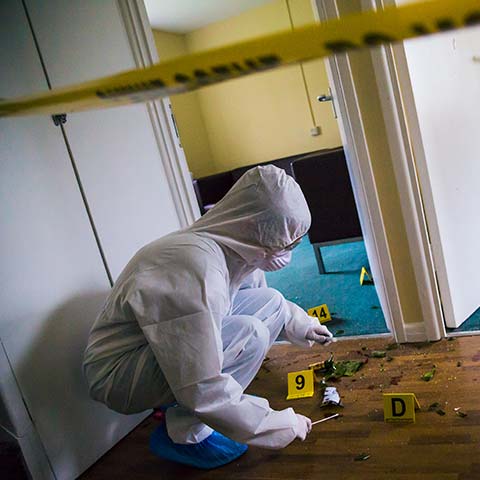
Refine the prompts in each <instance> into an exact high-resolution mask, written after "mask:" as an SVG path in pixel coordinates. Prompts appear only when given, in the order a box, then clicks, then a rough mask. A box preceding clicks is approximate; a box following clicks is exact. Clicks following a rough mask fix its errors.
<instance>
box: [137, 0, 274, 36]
mask: <svg viewBox="0 0 480 480" xmlns="http://www.w3.org/2000/svg"><path fill="white" fill-rule="evenodd" d="M271 1H272V0H200V1H199V0H144V2H145V7H146V8H147V14H148V18H149V20H150V24H151V25H152V28H155V29H157V30H163V31H166V32H173V33H187V32H191V31H192V30H196V29H197V28H201V27H204V26H206V25H208V24H210V23H213V22H218V21H220V20H224V19H226V18H228V17H233V16H235V15H238V14H240V13H242V12H244V11H246V10H249V9H251V8H254V7H258V6H260V5H264V4H265V3H269V2H271Z"/></svg>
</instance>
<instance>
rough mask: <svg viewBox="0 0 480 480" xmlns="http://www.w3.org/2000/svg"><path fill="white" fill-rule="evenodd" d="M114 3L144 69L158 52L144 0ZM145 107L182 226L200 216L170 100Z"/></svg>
mask: <svg viewBox="0 0 480 480" xmlns="http://www.w3.org/2000/svg"><path fill="white" fill-rule="evenodd" d="M116 3H117V6H118V9H119V11H120V15H121V17H122V19H123V21H124V24H125V30H126V34H127V37H128V41H129V43H130V46H131V48H132V53H133V57H134V59H135V64H136V67H137V68H145V67H148V66H150V65H153V64H154V63H158V62H159V58H158V52H157V48H156V46H155V40H154V38H153V33H152V28H151V26H150V22H149V20H148V16H147V11H146V8H145V4H144V2H143V0H116ZM146 108H147V110H148V114H149V116H150V120H151V122H152V128H153V131H154V134H155V138H156V140H157V144H158V149H159V152H160V156H159V160H160V161H161V163H162V165H163V167H164V169H165V172H166V175H167V183H168V185H169V187H170V191H171V193H172V197H173V201H174V204H175V208H176V211H177V215H178V218H179V219H180V225H181V227H182V228H185V227H187V226H188V225H190V224H191V223H193V222H194V221H195V220H196V219H197V218H199V217H200V209H199V206H198V202H197V200H196V197H195V192H194V189H193V183H192V176H191V174H190V172H189V169H188V165H187V160H186V158H185V153H184V151H183V148H182V146H181V144H180V138H179V137H178V133H177V130H176V128H175V125H174V119H173V117H172V114H171V104H170V100H169V98H163V99H159V100H155V101H150V102H147V103H146Z"/></svg>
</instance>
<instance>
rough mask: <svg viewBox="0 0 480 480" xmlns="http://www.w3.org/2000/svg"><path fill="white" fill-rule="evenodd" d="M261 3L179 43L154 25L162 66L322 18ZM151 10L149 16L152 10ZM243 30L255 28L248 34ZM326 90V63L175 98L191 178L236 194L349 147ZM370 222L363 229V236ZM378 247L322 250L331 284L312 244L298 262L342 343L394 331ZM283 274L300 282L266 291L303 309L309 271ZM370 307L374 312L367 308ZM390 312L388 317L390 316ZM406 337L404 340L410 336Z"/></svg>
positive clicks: (306, 2)
mask: <svg viewBox="0 0 480 480" xmlns="http://www.w3.org/2000/svg"><path fill="white" fill-rule="evenodd" d="M237 3H240V2H237ZM259 3H262V5H260V6H257V8H255V11H254V12H252V10H250V11H248V10H246V11H245V12H241V13H240V14H238V15H237V16H236V17H235V18H234V19H230V20H227V21H223V22H217V23H216V24H214V25H213V26H210V27H203V28H199V29H196V30H193V31H190V32H183V33H182V32H180V33H177V34H175V33H174V34H173V35H172V32H165V31H162V30H160V29H159V28H158V27H157V28H155V25H153V27H154V35H155V37H156V40H157V48H158V50H159V51H160V57H161V58H163V59H166V58H165V55H162V51H163V53H165V52H166V50H168V49H170V51H171V52H172V56H174V55H181V54H185V53H187V52H191V51H196V50H202V49H206V48H210V47H214V46H216V45H219V44H222V43H229V42H232V41H238V40H242V39H243V38H248V37H252V36H255V35H260V34H265V33H269V31H275V30H280V29H282V28H283V29H285V28H295V27H297V26H300V25H302V24H304V23H309V22H312V21H313V19H314V18H313V15H314V13H313V10H312V4H311V2H310V0H289V1H286V0H277V1H273V2H272V1H269V2H259ZM146 5H147V10H148V7H149V5H148V2H146ZM242 22H243V23H244V25H248V28H245V27H243V28H242V27H241V24H242ZM152 23H153V22H152ZM266 26H267V30H265V27H266ZM226 32H227V33H230V36H228V35H226ZM174 50H175V51H174ZM328 89H329V79H328V76H327V72H326V69H325V66H324V62H323V60H317V61H314V62H309V63H308V64H305V65H301V66H299V65H295V66H292V67H287V68H285V69H282V70H278V71H274V72H264V73H260V74H257V75H255V76H253V77H246V78H244V79H239V80H234V81H230V82H227V83H225V84H220V85H216V86H212V87H208V88H206V89H203V90H201V91H198V92H191V93H188V94H184V95H180V96H175V97H172V99H171V103H172V107H173V113H174V114H175V117H176V123H177V127H178V131H179V136H180V138H181V144H182V146H183V148H184V149H185V154H186V158H187V162H188V164H189V168H190V171H191V172H192V177H193V178H194V179H195V180H199V181H202V182H204V181H205V179H206V178H208V179H209V180H211V181H213V180H215V182H216V185H217V186H218V185H223V186H221V188H220V190H222V189H223V190H222V191H226V190H228V188H226V189H225V185H226V186H227V187H228V185H229V183H228V182H230V179H225V176H227V177H231V174H232V173H233V175H235V174H236V172H237V171H238V170H241V169H242V168H245V167H246V166H247V165H248V166H254V165H257V164H260V163H264V162H274V163H275V164H277V165H278V163H279V162H283V161H286V163H288V161H289V159H291V160H294V159H296V158H298V157H299V156H301V155H303V154H307V153H310V152H314V151H321V150H322V149H328V148H333V147H338V146H341V145H342V143H343V139H342V137H341V134H340V132H339V129H338V125H337V121H336V119H335V116H334V111H333V109H332V105H331V103H320V102H317V100H316V97H317V96H318V95H320V94H328ZM192 112H196V113H195V114H194V115H193V114H192ZM221 182H223V183H221ZM357 196H358V195H357ZM357 200H358V199H357ZM203 203H205V202H203ZM209 203H210V202H206V205H201V207H202V206H208V204H209ZM368 221H369V220H364V221H363V222H362V229H363V226H364V224H365V223H368ZM371 238H372V236H371V235H366V236H364V240H363V241H361V242H358V243H351V244H345V245H344V244H342V245H330V246H327V247H324V251H325V261H326V263H327V269H329V271H330V272H329V273H327V274H324V275H320V274H319V273H318V270H317V264H316V260H315V255H314V250H313V248H312V246H311V245H309V244H308V241H307V240H304V242H303V243H302V245H301V248H300V249H299V250H298V252H295V253H294V260H293V263H292V265H291V267H292V268H293V267H299V266H300V265H305V264H306V263H308V265H309V268H311V270H312V272H315V275H316V280H318V285H317V286H316V289H315V292H314V294H313V293H312V294H306V297H307V299H306V300H304V301H303V302H302V303H301V306H302V307H303V308H305V309H308V308H310V307H315V306H317V305H318V304H319V303H327V302H328V303H329V307H330V309H331V311H332V316H333V317H334V318H335V319H336V320H337V322H338V323H337V326H336V327H335V331H336V332H339V334H340V335H342V334H343V335H349V336H350V335H358V334H369V333H370V334H379V333H383V332H388V331H389V330H390V328H388V327H387V323H388V324H390V323H391V320H390V318H391V317H392V305H391V302H389V301H388V300H386V297H387V295H386V293H385V280H384V279H383V278H382V276H383V272H382V269H381V268H380V267H379V266H378V265H379V264H380V263H381V262H379V261H378V260H376V259H375V257H376V255H377V254H378V248H377V246H376V245H375V246H366V243H367V242H369V241H370V240H371ZM364 242H365V243H364ZM367 252H368V254H367ZM297 257H298V260H297ZM372 257H373V258H374V259H373V261H372ZM369 259H370V260H371V263H372V264H373V265H372V266H371V265H370V263H369ZM329 263H330V265H329ZM362 267H366V268H367V270H368V271H369V272H370V273H371V274H372V276H373V277H374V278H375V281H376V282H377V284H376V285H367V284H366V283H365V284H364V286H361V285H360V281H359V278H360V273H361V269H362ZM299 268H300V267H299ZM285 275H286V277H289V276H290V278H292V275H291V273H290V274H289V272H288V270H285V272H282V271H281V272H277V273H275V274H273V275H269V278H268V282H269V284H270V285H271V286H273V287H276V288H278V289H279V290H281V291H282V293H284V295H285V296H286V297H287V298H289V299H290V300H293V301H295V300H298V299H296V298H295V297H298V295H297V293H295V292H298V291H299V289H302V286H303V287H304V286H305V282H304V281H303V278H306V277H305V275H306V273H305V271H302V273H301V275H300V276H299V275H297V274H295V275H293V277H295V278H296V279H297V283H296V284H295V285H293V284H292V282H291V281H290V280H289V279H288V278H286V277H285ZM308 283H309V284H312V282H308ZM327 283H328V284H329V286H327ZM312 288H313V286H312ZM378 290H382V291H383V292H384V293H383V295H380V297H381V298H383V301H382V300H381V299H380V298H378V296H377V291H378ZM322 292H323V293H322ZM327 292H328V293H327ZM353 292H355V295H353ZM304 298H305V297H304ZM322 298H323V299H324V300H323V301H322ZM367 298H368V300H366V304H368V305H366V304H365V306H364V307H362V305H363V302H364V300H365V299H367ZM385 307H386V308H387V310H388V313H387V314H385V315H384V311H385ZM385 318H386V319H387V320H385ZM372 319H373V320H375V321H373V322H372ZM342 331H343V332H342ZM398 338H399V339H402V338H403V335H402V334H400V335H398Z"/></svg>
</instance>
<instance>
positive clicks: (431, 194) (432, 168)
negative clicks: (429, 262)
mask: <svg viewBox="0 0 480 480" xmlns="http://www.w3.org/2000/svg"><path fill="white" fill-rule="evenodd" d="M405 50H406V54H407V61H408V66H409V71H410V76H411V81H412V88H413V94H414V97H415V105H416V109H417V114H418V121H419V125H420V131H421V136H422V140H423V147H424V152H425V158H420V157H419V158H418V159H417V162H418V164H419V168H420V173H421V175H420V181H421V184H422V191H423V196H424V199H425V202H426V210H427V220H428V223H429V229H430V232H431V237H432V246H433V253H434V259H435V266H436V269H437V273H438V280H439V284H440V291H441V297H442V303H443V307H444V312H445V317H446V323H447V326H448V327H458V326H459V325H461V323H462V322H463V321H465V320H466V319H467V318H468V317H469V316H470V315H471V314H472V313H473V312H474V311H475V310H476V309H477V308H478V307H479V306H480V275H479V272H480V249H479V238H480V211H479V207H480V108H479V105H480V81H479V78H480V63H478V62H476V61H475V60H474V57H475V56H480V29H479V28H475V29H469V30H462V31H455V32H449V33H445V34H442V35H436V36H434V37H429V38H424V39H416V40H410V41H408V42H405Z"/></svg>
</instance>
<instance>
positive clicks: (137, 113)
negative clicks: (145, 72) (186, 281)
mask: <svg viewBox="0 0 480 480" xmlns="http://www.w3.org/2000/svg"><path fill="white" fill-rule="evenodd" d="M26 4H27V8H28V11H29V13H30V16H31V19H32V23H33V25H34V29H35V33H36V36H37V39H38V43H39V46H40V50H41V52H42V57H43V59H44V62H45V65H46V68H47V71H48V76H49V78H50V82H51V84H52V87H53V88H55V87H60V86H64V85H67V84H73V83H78V82H81V81H84V80H90V79H93V78H97V77H101V76H104V75H109V74H113V73H117V72H120V71H122V70H127V69H131V68H135V63H134V59H133V54H132V52H131V47H130V45H129V43H128V38H127V34H126V31H125V26H124V24H123V23H122V18H121V16H120V13H119V9H118V5H117V2H116V1H115V0H105V1H101V2H99V1H98V0H70V1H68V2H65V1H64V0H27V2H26ZM65 129H66V132H67V136H68V141H69V143H70V147H71V149H72V152H73V157H74V159H75V163H76V165H77V168H78V171H79V174H80V178H81V182H82V185H83V188H84V190H85V193H86V196H87V198H88V202H89V206H90V209H91V212H92V215H93V219H94V222H95V225H96V228H97V231H98V235H99V237H100V241H101V244H102V247H103V249H104V253H105V257H106V260H107V263H108V266H109V268H110V270H111V272H112V276H113V279H116V278H117V277H118V275H119V273H120V272H121V270H122V268H123V267H124V266H125V264H126V263H127V262H128V260H129V259H130V258H131V257H132V256H133V254H134V253H135V252H136V251H137V250H138V249H139V248H140V247H142V246H143V245H144V244H146V243H148V242H150V241H152V240H154V239H156V238H158V237H160V236H162V235H165V234H167V233H169V232H171V231H173V230H177V229H178V228H180V221H179V219H178V215H177V213H176V210H175V205H174V203H173V199H172V194H171V191H170V187H169V185H168V182H167V177H166V174H165V171H164V168H163V165H162V162H161V156H160V155H161V153H160V150H159V145H158V143H157V139H156V137H155V133H154V130H153V127H152V124H151V121H150V118H149V114H148V110H147V108H146V106H145V105H143V104H140V105H132V106H127V107H119V108H115V109H109V110H98V111H90V112H82V113H76V114H71V115H68V120H67V123H66V125H65Z"/></svg>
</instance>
